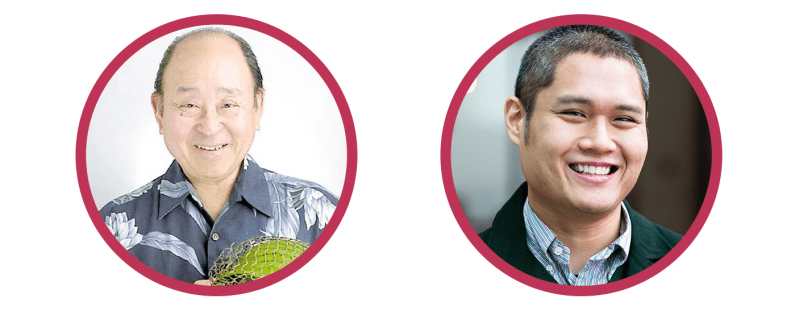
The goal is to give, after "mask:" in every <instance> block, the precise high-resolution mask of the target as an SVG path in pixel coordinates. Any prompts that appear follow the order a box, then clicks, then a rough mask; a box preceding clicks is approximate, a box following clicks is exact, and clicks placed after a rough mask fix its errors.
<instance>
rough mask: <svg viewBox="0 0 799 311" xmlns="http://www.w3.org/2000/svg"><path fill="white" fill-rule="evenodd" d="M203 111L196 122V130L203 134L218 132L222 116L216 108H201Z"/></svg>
mask: <svg viewBox="0 0 799 311" xmlns="http://www.w3.org/2000/svg"><path fill="white" fill-rule="evenodd" d="M203 110H204V111H203V113H202V115H201V116H200V119H199V120H198V122H197V125H196V126H195V128H196V129H197V131H198V132H200V133H202V134H203V135H205V136H214V134H216V133H217V132H219V131H220V130H221V129H222V127H223V125H222V122H223V118H222V116H220V115H219V113H218V112H217V111H216V109H203Z"/></svg>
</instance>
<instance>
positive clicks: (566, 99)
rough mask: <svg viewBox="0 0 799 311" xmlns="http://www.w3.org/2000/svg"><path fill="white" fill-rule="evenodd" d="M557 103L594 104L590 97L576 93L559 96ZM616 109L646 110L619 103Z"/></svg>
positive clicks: (638, 112) (639, 111)
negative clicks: (576, 94)
mask: <svg viewBox="0 0 799 311" xmlns="http://www.w3.org/2000/svg"><path fill="white" fill-rule="evenodd" d="M557 103H558V105H569V104H579V105H589V106H592V105H593V104H594V102H593V101H591V100H590V99H588V98H585V97H582V96H574V95H563V96H561V97H558V99H557ZM616 110H621V111H629V112H633V113H637V114H644V111H643V110H641V108H640V107H638V106H635V105H628V104H619V105H616Z"/></svg>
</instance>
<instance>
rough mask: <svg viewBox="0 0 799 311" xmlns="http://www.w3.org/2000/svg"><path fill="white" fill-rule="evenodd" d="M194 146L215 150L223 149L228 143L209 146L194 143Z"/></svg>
mask: <svg viewBox="0 0 799 311" xmlns="http://www.w3.org/2000/svg"><path fill="white" fill-rule="evenodd" d="M194 146H195V147H197V148H200V149H202V150H207V151H215V150H219V149H222V147H224V146H227V144H222V145H219V146H213V147H209V146H201V145H194Z"/></svg>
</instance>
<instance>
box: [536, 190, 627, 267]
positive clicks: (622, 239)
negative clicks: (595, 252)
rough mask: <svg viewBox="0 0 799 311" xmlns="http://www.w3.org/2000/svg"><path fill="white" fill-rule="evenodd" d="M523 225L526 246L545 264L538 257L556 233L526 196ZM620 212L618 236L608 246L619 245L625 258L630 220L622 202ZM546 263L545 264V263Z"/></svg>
mask: <svg viewBox="0 0 799 311" xmlns="http://www.w3.org/2000/svg"><path fill="white" fill-rule="evenodd" d="M523 213H524V225H525V227H526V229H527V241H528V243H527V244H528V246H530V248H531V251H532V252H533V255H535V257H536V258H537V259H538V260H539V261H541V262H542V263H544V264H545V262H544V261H542V259H543V258H539V257H542V256H544V254H546V253H547V249H549V247H550V246H551V245H552V243H553V242H555V239H556V238H557V235H555V233H554V232H552V230H551V229H549V227H547V225H546V224H544V223H543V222H542V221H541V219H539V218H538V216H537V215H536V214H535V212H533V209H532V208H531V207H530V202H529V200H528V198H525V200H524V211H523ZM621 213H622V216H623V218H622V222H621V226H620V227H619V237H618V238H617V239H616V240H615V241H613V243H612V244H611V245H609V247H610V248H615V247H621V249H622V251H623V252H624V255H623V256H624V258H627V256H629V254H630V240H631V237H632V234H631V231H632V230H631V227H632V222H631V221H630V213H629V212H627V206H626V204H624V202H622V204H621ZM545 265H546V264H545Z"/></svg>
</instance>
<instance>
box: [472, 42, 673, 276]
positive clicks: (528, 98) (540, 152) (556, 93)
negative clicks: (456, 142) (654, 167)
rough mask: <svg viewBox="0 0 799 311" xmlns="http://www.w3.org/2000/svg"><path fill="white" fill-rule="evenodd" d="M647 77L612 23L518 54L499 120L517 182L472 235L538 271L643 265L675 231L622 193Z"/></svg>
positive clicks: (605, 270)
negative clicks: (512, 152)
mask: <svg viewBox="0 0 799 311" xmlns="http://www.w3.org/2000/svg"><path fill="white" fill-rule="evenodd" d="M648 98H649V80H648V77H647V73H646V68H645V67H644V64H643V62H642V61H641V58H640V57H639V56H638V53H636V52H635V50H633V48H632V47H631V46H630V45H629V44H628V43H627V42H626V41H625V40H624V38H622V37H621V36H620V35H619V34H617V33H616V32H615V31H613V30H611V29H608V28H604V27H597V26H564V27H559V28H556V29H554V30H552V31H550V32H549V33H548V34H546V35H544V36H543V37H541V38H540V39H538V40H536V41H535V42H534V43H533V44H532V45H531V46H530V48H529V49H528V50H527V52H526V53H525V54H524V57H523V59H522V65H521V68H520V69H519V75H518V77H517V80H516V95H515V96H511V97H509V98H508V99H507V100H506V102H505V126H506V129H507V132H508V136H509V137H510V139H511V141H513V143H514V144H516V145H517V146H518V147H519V155H520V158H521V167H522V171H523V174H524V177H525V180H526V182H525V183H524V184H522V186H521V187H520V188H519V189H518V190H517V191H516V193H515V194H514V195H513V196H512V197H511V199H510V200H509V201H508V202H507V203H506V204H505V205H504V206H503V207H502V209H501V210H500V211H499V212H498V213H497V215H496V217H495V219H494V222H493V224H492V227H491V228H490V229H488V230H486V231H484V232H483V233H481V234H480V236H481V238H482V239H483V241H484V242H485V243H486V244H487V245H488V246H489V247H490V248H491V249H492V250H493V251H494V252H495V253H496V254H497V255H498V256H500V257H501V258H503V259H504V260H505V261H506V262H508V263H509V264H511V265H513V266H514V267H516V268H517V269H519V270H520V271H523V272H525V273H527V274H530V275H532V276H535V277H537V278H540V279H543V280H546V281H550V282H555V283H559V284H566V285H597V284H605V283H608V282H611V281H616V280H619V279H622V278H624V277H627V276H630V275H633V274H635V273H638V272H640V271H642V270H643V269H646V268H647V267H649V266H650V265H652V264H653V263H654V262H656V261H657V260H659V259H660V258H662V257H663V256H664V255H665V254H666V253H668V251H669V250H671V249H672V248H673V247H674V245H676V244H677V243H678V242H679V240H680V238H681V236H679V235H678V234H676V233H674V232H671V231H669V230H668V229H665V228H663V227H661V226H659V225H657V224H654V223H652V222H650V221H648V220H646V219H645V218H644V217H642V216H641V215H639V214H638V213H636V212H635V211H633V210H632V208H630V206H629V204H628V203H627V202H626V201H625V200H624V198H625V196H627V194H628V193H630V190H632V188H633V186H634V185H635V182H636V180H637V179H638V175H639V174H640V172H641V168H642V167H643V164H644V159H645V158H646V152H647V146H648V141H647V129H646V118H647V102H648Z"/></svg>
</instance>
